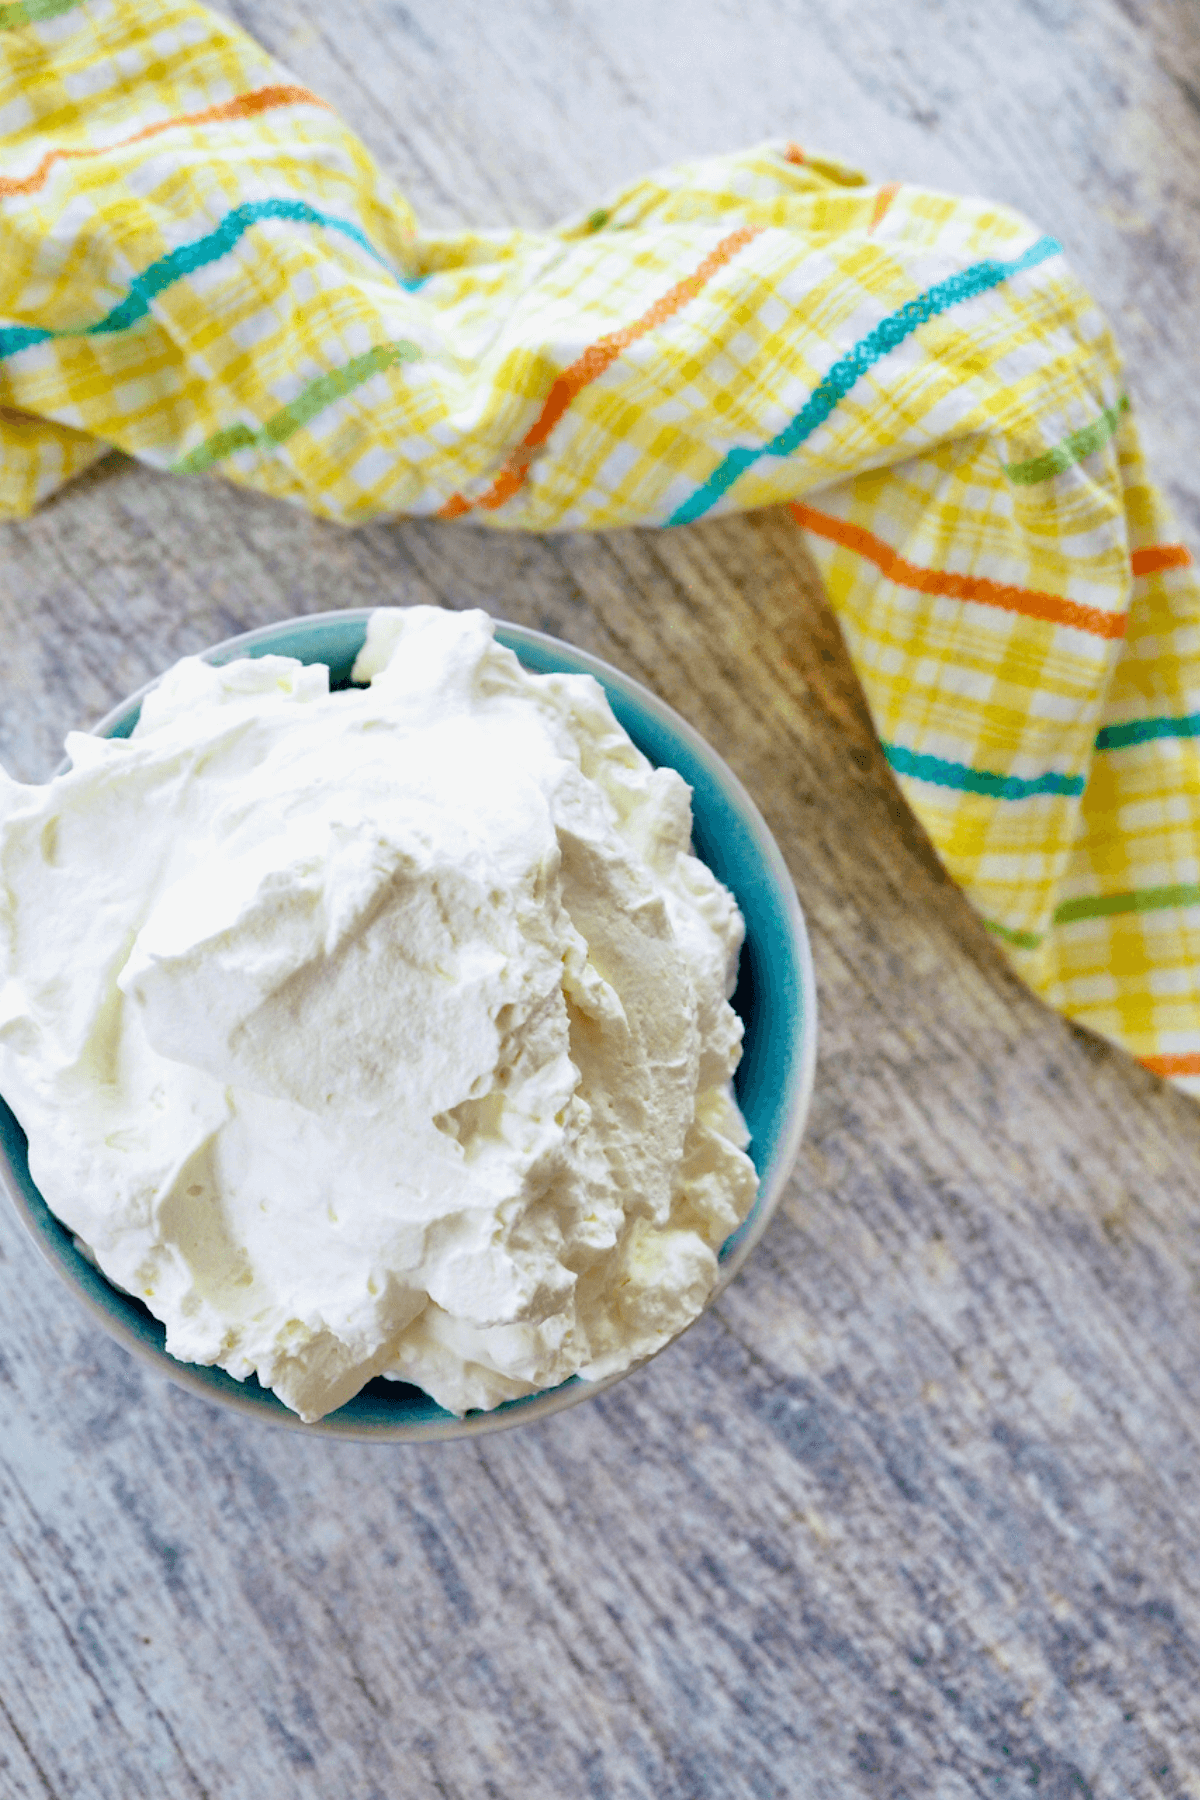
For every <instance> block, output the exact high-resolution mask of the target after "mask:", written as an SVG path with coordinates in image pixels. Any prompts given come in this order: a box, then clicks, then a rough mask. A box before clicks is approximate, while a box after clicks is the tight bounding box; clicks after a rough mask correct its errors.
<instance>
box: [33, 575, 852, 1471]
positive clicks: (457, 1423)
mask: <svg viewBox="0 0 1200 1800" xmlns="http://www.w3.org/2000/svg"><path fill="white" fill-rule="evenodd" d="M369 617H370V613H369V611H368V610H366V609H362V610H358V611H352V612H331V613H317V614H314V615H312V616H310V617H308V618H301V619H287V620H285V621H283V622H282V623H281V624H278V625H267V626H264V627H263V628H262V629H261V630H259V631H250V632H246V633H245V635H244V636H242V637H235V638H229V639H227V641H226V642H225V643H223V644H218V645H216V646H215V648H214V649H212V650H208V651H206V652H205V653H204V655H205V660H206V661H207V662H211V663H227V662H232V661H234V660H235V658H237V657H242V656H265V655H267V654H270V655H275V656H295V657H297V658H299V660H300V661H301V662H305V663H315V662H323V663H327V664H328V666H329V672H330V678H331V680H332V681H333V682H335V683H342V684H343V685H345V684H348V683H349V678H350V670H351V667H352V666H353V663H354V659H355V657H356V656H357V654H358V652H359V650H360V649H361V648H362V644H363V640H364V638H365V636H366V628H367V619H368V618H369ZM496 636H497V638H498V639H499V641H500V642H501V643H502V644H507V645H508V647H509V649H511V650H514V651H515V652H516V654H517V655H518V656H519V657H520V659H521V662H522V663H523V664H524V665H525V667H526V668H527V669H530V670H532V671H533V672H534V673H536V674H548V673H551V672H563V673H569V674H586V675H594V676H595V678H596V680H597V681H598V682H599V683H600V685H601V686H602V687H603V688H604V690H605V692H606V693H607V695H608V698H609V702H610V704H611V706H612V709H613V712H614V713H615V714H616V716H617V718H618V719H619V720H620V722H621V724H622V725H623V726H624V727H625V730H626V731H627V732H628V733H629V735H630V737H631V738H632V739H633V741H634V743H635V744H637V746H638V748H639V749H640V750H642V751H643V752H644V754H645V755H646V756H648V757H649V759H650V761H651V762H652V763H655V764H666V765H667V766H669V767H670V768H673V769H677V770H678V771H679V773H680V774H681V775H682V776H683V778H684V780H685V781H687V782H688V783H689V785H690V786H691V789H692V795H693V798H692V809H693V822H694V843H695V848H696V853H697V855H699V856H700V857H702V858H703V860H704V861H705V862H706V863H707V864H708V866H709V867H710V868H711V869H712V870H713V872H714V874H716V875H717V876H718V877H719V879H720V880H721V881H723V882H724V883H725V885H726V887H728V888H729V889H730V890H731V891H732V892H733V894H734V895H735V897H736V899H737V903H738V905H739V906H740V907H741V910H742V914H743V916H744V918H745V921H746V942H745V947H744V949H743V951H742V961H741V974H740V979H739V982H738V989H737V993H736V994H735V996H734V1002H733V1003H734V1006H735V1007H736V1009H737V1011H738V1012H739V1013H740V1015H741V1017H742V1019H743V1020H744V1022H745V1027H746V1035H745V1045H744V1052H743V1056H742V1061H741V1065H740V1067H739V1069H738V1072H737V1076H736V1078H735V1082H734V1085H735V1088H736V1091H737V1096H738V1101H739V1103H740V1105H741V1108H742V1111H743V1113H744V1114H745V1116H746V1121H747V1124H748V1125H749V1127H750V1132H751V1141H750V1155H751V1157H752V1158H753V1160H754V1164H755V1167H756V1168H757V1170H758V1174H759V1183H760V1185H759V1191H758V1197H757V1199H756V1201H755V1204H754V1209H753V1211H752V1212H751V1213H750V1216H749V1218H747V1219H746V1221H745V1223H744V1224H743V1225H742V1226H741V1227H740V1228H739V1229H738V1230H737V1231H736V1232H735V1233H734V1234H733V1236H732V1237H731V1238H729V1239H728V1240H727V1242H726V1243H725V1245H724V1247H723V1248H722V1250H721V1253H720V1262H721V1273H720V1278H719V1281H718V1285H717V1289H716V1291H715V1293H714V1296H713V1298H715V1297H716V1293H719V1292H720V1290H721V1288H723V1287H724V1286H725V1285H726V1283H727V1282H728V1281H730V1280H731V1279H732V1277H733V1276H734V1275H735V1274H736V1273H737V1271H738V1269H739V1268H740V1267H741V1265H742V1263H743V1262H744V1261H745V1259H746V1257H747V1256H748V1255H749V1253H750V1251H751V1250H752V1249H753V1247H754V1245H755V1244H756V1243H757V1242H758V1240H759V1238H760V1237H761V1236H762V1234H763V1232H764V1231H765V1229H766V1226H767V1223H768V1221H769V1219H770V1217H771V1214H772V1213H773V1212H774V1210H775V1208H776V1206H777V1205H778V1204H779V1199H780V1196H781V1194H782V1192H783V1188H784V1184H785V1183H786V1181H787V1178H788V1176H789V1174H790V1173H791V1170H792V1166H793V1164H794V1163H795V1160H796V1155H797V1152H798V1151H799V1148H800V1139H801V1134H802V1132H803V1129H804V1120H805V1115H806V1113H807V1111H808V1103H809V1098H810V1095H811V1093H812V1084H813V1070H814V1066H815V1062H816V1046H817V1011H816V990H815V987H814V983H813V970H812V958H811V955H810V953H809V947H808V936H807V933H806V932H805V929H804V919H803V917H802V915H801V912H800V905H799V902H798V901H797V899H796V891H795V888H794V887H793V885H792V879H791V876H790V875H789V874H788V872H787V868H786V866H785V864H784V861H783V858H782V857H781V855H780V854H779V850H778V848H777V846H776V844H775V841H774V839H773V838H772V836H771V834H770V832H769V831H768V830H767V827H766V825H765V824H764V822H763V819H762V817H761V815H760V814H759V812H758V810H757V808H756V807H755V805H754V803H753V801H752V800H751V799H750V796H749V795H748V794H747V793H746V791H745V789H744V788H743V787H742V785H741V783H740V782H739V781H738V780H737V778H736V777H735V776H734V775H733V774H732V773H731V771H730V770H729V769H728V768H726V766H725V764H724V763H723V762H722V761H721V758H720V757H719V756H717V755H716V754H715V752H714V751H712V750H710V749H709V747H708V745H707V744H706V743H705V742H704V741H703V739H702V738H700V737H699V736H698V735H697V734H696V732H694V731H693V730H692V728H691V726H690V725H688V724H687V723H686V722H685V721H684V720H683V719H681V718H680V717H679V715H678V713H675V712H673V711H672V710H671V708H670V707H669V706H665V705H664V704H663V702H662V701H661V700H658V699H656V698H655V696H654V695H653V694H651V693H650V692H649V691H648V690H647V689H646V688H644V687H642V686H641V685H640V683H638V682H636V681H631V680H630V678H629V676H627V675H622V674H621V673H620V672H619V670H617V669H613V668H610V667H609V665H608V664H607V663H603V662H600V661H599V659H598V658H596V657H594V656H588V655H586V654H585V653H584V652H583V651H581V650H575V649H572V648H571V646H570V645H569V644H564V643H561V642H559V640H558V639H556V638H551V637H546V636H545V635H544V634H543V633H542V632H539V631H528V630H526V629H525V628H524V627H523V626H519V625H498V626H497V629H496ZM153 685H154V684H153V683H149V684H147V687H146V688H143V689H141V690H140V692H139V693H137V694H134V695H132V696H131V697H130V698H129V699H128V700H126V701H123V702H122V704H121V705H120V706H118V707H116V708H115V709H114V710H113V711H112V712H111V713H109V714H108V715H107V717H106V718H103V719H101V721H100V723H99V724H98V725H97V726H96V727H95V730H96V732H97V734H98V735H100V736H105V737H128V735H129V733H130V732H131V731H132V730H133V727H134V725H135V724H136V723H137V719H138V714H139V712H140V710H141V702H142V699H143V697H144V696H145V694H146V693H147V692H148V690H149V687H151V686H153ZM0 1184H2V1185H3V1186H4V1187H5V1188H6V1189H7V1191H8V1193H9V1195H10V1197H11V1199H12V1200H13V1203H14V1204H15V1206H16V1208H17V1211H18V1213H19V1214H20V1216H21V1219H22V1221H23V1222H24V1224H25V1225H26V1227H27V1228H28V1230H29V1231H30V1233H31V1234H32V1236H33V1239H34V1242H35V1243H36V1245H37V1247H38V1249H39V1250H40V1251H41V1252H42V1254H43V1256H45V1258H46V1259H47V1261H48V1262H49V1263H50V1264H51V1266H52V1267H53V1268H54V1269H56V1270H57V1271H58V1273H59V1274H60V1275H61V1276H62V1277H63V1279H64V1280H65V1281H66V1282H67V1284H68V1286H69V1287H71V1288H73V1289H74V1291H75V1293H76V1294H77V1295H78V1296H79V1298H80V1299H81V1300H82V1301H83V1302H84V1304H85V1305H86V1306H87V1308H88V1309H89V1311H90V1312H91V1313H92V1314H93V1316H94V1317H95V1318H96V1319H97V1320H98V1321H99V1322H100V1324H102V1325H103V1326H105V1327H106V1329H107V1330H109V1331H110V1332H111V1333H112V1334H113V1336H114V1337H116V1338H117V1339H119V1341H120V1342H121V1343H122V1344H124V1345H125V1347H126V1348H127V1349H128V1350H131V1351H133V1352H134V1353H135V1354H136V1355H137V1356H139V1357H141V1358H142V1359H143V1360H144V1361H147V1362H149V1363H150V1364H151V1365H152V1366H153V1367H154V1368H155V1369H157V1370H158V1371H159V1373H160V1374H164V1375H168V1376H170V1377H171V1378H172V1379H173V1380H175V1381H178V1382H181V1383H182V1384H183V1385H184V1386H185V1387H188V1388H191V1389H192V1391H193V1392H194V1393H197V1394H200V1395H202V1396H203V1397H204V1398H205V1399H207V1400H212V1401H216V1402H219V1403H221V1404H223V1405H226V1406H232V1407H235V1408H236V1409H237V1410H238V1411H239V1412H242V1413H248V1414H250V1415H251V1416H252V1417H254V1418H256V1419H260V1420H262V1421H263V1422H264V1423H268V1424H276V1425H289V1426H294V1427H295V1428H296V1429H297V1430H300V1431H305V1432H309V1433H323V1434H324V1435H326V1436H332V1437H342V1438H360V1439H366V1440H370V1441H373V1442H388V1441H420V1440H423V1439H430V1438H451V1437H462V1436H465V1435H468V1434H471V1433H475V1432H483V1431H501V1430H504V1429H505V1428H506V1427H508V1426H511V1425H519V1424H524V1423H526V1422H528V1421H531V1420H534V1419H541V1418H545V1417H546V1415H547V1414H549V1413H553V1412H558V1411H560V1410H561V1409H562V1408H563V1407H566V1406H572V1405H574V1404H575V1403H576V1402H577V1401H579V1400H586V1399H587V1398H588V1396H589V1395H591V1394H597V1393H600V1392H602V1391H603V1389H604V1388H605V1387H608V1386H610V1385H611V1381H616V1380H620V1379H622V1377H621V1376H613V1377H611V1379H610V1381H605V1382H588V1381H580V1380H579V1379H578V1378H574V1379H572V1380H570V1381H567V1382H564V1383H563V1384H562V1386H560V1387H556V1388H552V1389H549V1390H547V1391H545V1392H543V1393H538V1394H531V1395H529V1396H528V1397H526V1398H524V1399H521V1400H512V1401H509V1402H508V1403H507V1404H505V1405H503V1406H500V1407H497V1408H496V1409H495V1411H493V1412H487V1413H469V1414H468V1415H467V1416H466V1418H463V1419H458V1418H455V1417H454V1416H453V1414H451V1413H447V1412H444V1411H443V1410H442V1408H441V1407H439V1406H437V1405H436V1404H435V1403H434V1402H433V1401H432V1400H431V1399H430V1398H429V1396H428V1395H427V1394H424V1393H422V1392H421V1390H420V1389H419V1388H415V1387H410V1386H408V1385H406V1384H404V1383H401V1382H395V1381H386V1380H384V1379H382V1378H379V1379H377V1380H374V1381H371V1382H368V1383H367V1385H366V1387H365V1388H363V1389H362V1391H361V1392H360V1393H358V1394H356V1395H355V1397H354V1399H353V1400H349V1401H347V1403H346V1405H345V1406H342V1407H339V1408H338V1410H337V1411H336V1412H334V1413H330V1414H328V1415H327V1417H325V1418H324V1419H322V1420H320V1422H319V1423H318V1424H316V1425H305V1424H303V1423H302V1422H301V1421H300V1420H299V1419H298V1418H297V1417H296V1415H295V1414H294V1413H292V1412H290V1411H289V1409H288V1408H287V1407H285V1406H284V1405H283V1403H282V1401H280V1400H278V1399H276V1397H275V1395H274V1394H273V1393H271V1392H270V1390H269V1389H267V1388H264V1387H261V1386H260V1385H259V1383H258V1382H257V1380H255V1379H254V1377H251V1378H250V1379H249V1380H248V1381H244V1382H240V1381H235V1380H234V1379H233V1378H232V1376H229V1375H226V1374H225V1372H224V1370H222V1369H217V1368H205V1367H202V1366H201V1365H199V1364H196V1363H184V1362H179V1361H178V1360H177V1359H176V1358H175V1357H173V1356H170V1355H169V1354H168V1353H167V1351H166V1349H165V1347H164V1337H165V1333H164V1330H163V1327H162V1326H161V1325H160V1324H159V1322H158V1320H157V1319H155V1318H154V1317H153V1316H152V1315H151V1314H150V1313H149V1312H148V1311H147V1310H146V1308H145V1307H144V1306H142V1305H141V1303H140V1302H139V1301H137V1300H134V1299H133V1298H132V1297H131V1296H130V1295H128V1294H124V1293H121V1292H120V1291H119V1290H118V1289H117V1288H114V1287H112V1286H111V1285H110V1284H109V1282H107V1281H106V1280H105V1278H104V1276H103V1275H101V1274H100V1272H99V1271H98V1270H97V1269H96V1268H95V1267H94V1266H93V1265H92V1263H90V1262H89V1261H88V1260H87V1258H86V1257H85V1256H83V1255H82V1254H81V1253H80V1252H79V1250H77V1249H76V1247H75V1243H74V1240H73V1238H72V1236H71V1234H70V1232H69V1231H67V1230H66V1229H65V1227H64V1226H62V1225H60V1223H59V1222H58V1220H57V1219H56V1218H55V1216H54V1214H53V1213H52V1212H51V1211H50V1209H49V1207H48V1206H47V1205H46V1202H45V1201H44V1200H43V1199H42V1196H41V1194H40V1193H39V1192H38V1190H37V1188H36V1187H35V1185H34V1183H33V1182H32V1180H31V1179H30V1175H29V1161H28V1157H27V1155H26V1143H25V1134H24V1132H23V1131H22V1130H21V1127H20V1126H19V1124H18V1123H17V1121H16V1119H15V1118H14V1116H13V1114H12V1113H11V1112H10V1110H9V1108H8V1107H7V1106H6V1105H5V1104H4V1102H3V1101H2V1100H0ZM710 1304H711V1301H710ZM667 1348H668V1349H669V1348H670V1346H669V1345H668V1346H667ZM660 1354H661V1352H660ZM629 1372H630V1371H626V1373H629Z"/></svg>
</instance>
